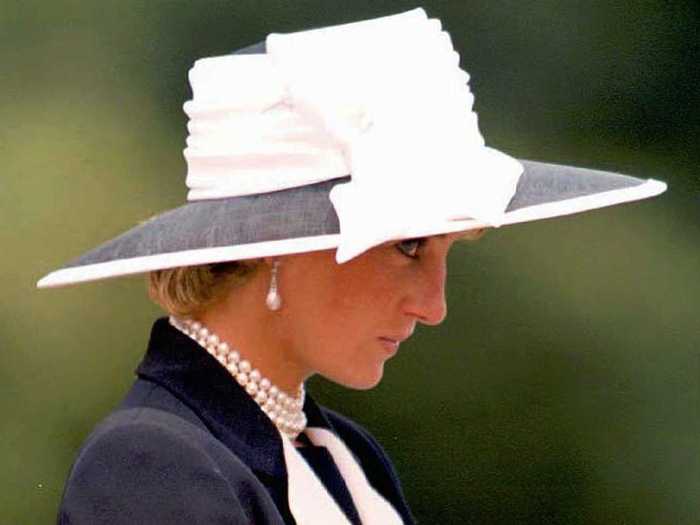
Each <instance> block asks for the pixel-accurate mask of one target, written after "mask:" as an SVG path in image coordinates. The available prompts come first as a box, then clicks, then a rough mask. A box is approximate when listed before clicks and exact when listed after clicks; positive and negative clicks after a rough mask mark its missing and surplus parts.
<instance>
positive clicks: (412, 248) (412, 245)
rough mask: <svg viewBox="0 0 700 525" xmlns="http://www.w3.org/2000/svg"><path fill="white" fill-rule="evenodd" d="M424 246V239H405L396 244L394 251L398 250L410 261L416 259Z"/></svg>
mask: <svg viewBox="0 0 700 525" xmlns="http://www.w3.org/2000/svg"><path fill="white" fill-rule="evenodd" d="M424 244H425V239H424V238H419V239H405V240H403V241H399V242H397V243H396V249H397V250H399V251H400V252H401V253H402V254H403V255H405V256H406V257H410V258H411V259H416V258H418V250H419V249H420V247H421V246H423V245H424Z"/></svg>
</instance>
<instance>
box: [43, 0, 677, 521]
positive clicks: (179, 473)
mask: <svg viewBox="0 0 700 525" xmlns="http://www.w3.org/2000/svg"><path fill="white" fill-rule="evenodd" d="M467 81H468V75H466V73H465V72H464V71H462V70H461V69H459V67H458V56H457V55H456V53H455V52H454V50H453V49H452V45H451V43H450V40H449V37H448V36H447V34H446V33H445V32H443V31H441V29H440V25H439V22H437V21H435V20H429V19H427V17H426V15H425V13H424V12H423V11H422V10H415V11H411V12H408V13H404V14H401V15H395V16H392V17H387V18H382V19H377V20H371V21H367V22H360V23H356V24H350V25H347V26H338V27H332V28H324V29H320V30H314V31H308V32H302V33H296V34H290V35H270V36H269V37H268V38H267V40H266V42H265V44H264V45H258V46H253V47H252V48H249V49H246V50H244V51H242V52H240V53H238V54H235V55H233V56H228V57H214V58H209V59H202V60H200V61H198V62H197V63H196V64H195V66H194V67H193V69H192V70H191V72H190V82H191V84H192V90H193V99H192V100H191V101H190V102H188V103H187V104H186V105H185V111H186V112H187V114H188V115H189V117H190V123H189V126H188V129H189V132H190V135H189V137H188V141H187V148H186V150H185V158H186V160H187V164H188V175H187V185H188V187H189V189H190V192H189V195H188V200H189V201H190V202H189V203H188V204H186V205H184V206H182V207H180V208H177V209H175V210H171V211H169V212H166V213H164V214H162V215H160V216H158V217H156V218H154V219H152V220H150V221H148V222H146V223H144V224H142V225H140V226H138V227H136V228H134V229H132V230H130V231H129V232H127V233H125V234H123V235H122V236H120V237H118V238H116V239H114V240H112V241H110V242H108V243H106V244H105V245H103V246H101V247H99V248H97V249H96V250H93V251H92V252H89V253H88V254H86V255H84V256H82V257H81V258H79V259H77V260H76V261H74V262H73V263H71V264H69V265H68V266H67V267H65V268H63V269H61V270H58V271H56V272H54V273H52V274H50V275H48V276H47V277H45V278H44V279H42V280H41V281H40V283H39V285H40V286H47V287H48V286H60V285H67V284H72V283H78V282H84V281H90V280H95V279H101V278H107V277H115V276H119V275H126V274H133V273H143V272H150V273H149V275H150V280H149V283H150V286H149V292H150V295H151V297H152V298H153V299H154V300H155V301H156V302H157V303H159V304H160V305H161V306H163V308H164V309H165V310H166V311H167V312H168V313H169V314H170V315H169V318H168V319H161V320H159V321H157V322H156V324H155V325H154V328H153V332H152V335H151V340H150V343H149V348H148V352H147V354H146V356H145V358H144V360H143V362H142V363H141V365H140V366H139V369H138V378H137V380H136V382H135V384H134V386H133V387H132V389H131V391H130V392H129V393H128V395H127V397H126V399H125V401H124V402H123V404H122V406H121V407H120V408H119V409H118V410H116V411H115V412H114V413H113V414H112V415H110V416H109V417H108V418H107V419H106V420H105V421H104V422H103V423H102V424H101V425H99V426H98V427H97V428H96V429H95V431H94V432H93V434H92V435H91V436H90V437H89V438H88V440H87V442H86V443H85V444H84V446H83V448H82V449H81V452H80V454H79V456H78V458H77V460H76V462H75V464H74V466H73V469H72V471H71V473H70V476H69V479H68V482H67V485H66V490H65V493H64V499H63V502H62V506H61V510H60V517H59V521H61V522H64V523H94V522H99V523H141V522H143V523H146V522H148V523H211V522H214V523H217V522H218V523H251V522H253V523H295V522H296V523H381V524H387V523H410V522H412V521H413V520H412V517H411V514H410V511H409V509H408V505H407V503H406V501H405V499H404V497H403V495H402V492H401V488H400V484H399V482H398V478H397V476H396V473H395V472H394V469H393V467H392V466H391V463H390V461H389V459H388V458H387V457H386V455H385V454H384V452H383V451H382V450H381V448H380V446H379V445H378V444H377V443H376V442H375V441H374V440H373V438H372V437H371V436H370V435H369V434H368V433H367V432H366V431H365V430H364V429H362V428H360V427H358V426H357V425H356V424H355V423H353V422H352V421H350V420H348V419H347V418H344V417H343V416H341V415H339V414H336V413H334V412H332V411H330V410H328V409H325V408H323V407H319V406H318V405H317V404H315V403H314V401H313V400H312V399H311V398H310V397H309V396H306V394H305V390H304V382H305V380H306V379H307V378H308V377H310V376H312V375H314V374H320V375H322V376H324V377H326V378H328V379H330V380H332V381H334V382H336V383H339V384H341V385H344V386H347V387H350V388H355V389H367V388H371V387H373V386H375V385H376V384H377V383H378V382H379V381H380V380H381V377H382V372H383V367H384V364H385V362H386V361H387V360H388V359H389V358H390V357H391V356H392V355H394V354H395V353H396V352H397V350H398V349H399V346H400V343H401V342H402V341H404V340H405V339H406V338H408V337H410V335H411V333H412V332H413V330H414V329H415V326H416V325H417V324H419V323H421V324H427V325H436V324H439V323H440V322H441V321H442V320H443V318H444V317H445V314H446V311H445V299H444V286H445V278H446V275H445V261H446V257H447V254H448V252H449V249H450V247H451V245H452V244H453V243H454V242H455V241H456V240H458V239H461V238H465V237H466V238H476V237H478V236H479V234H480V232H481V231H482V230H483V229H484V228H486V227H497V226H501V225H505V224H511V223H516V222H523V221H528V220H535V219H540V218H546V217H554V216H559V215H564V214H569V213H574V212H579V211H584V210H589V209H594V208H599V207H602V206H607V205H612V204H617V203H621V202H626V201H630V200H635V199H641V198H645V197H651V196H653V195H657V194H659V193H661V192H662V191H664V189H665V185H664V184H663V183H660V182H658V181H653V180H648V181H643V180H640V179H636V178H633V177H627V176H623V175H616V174H610V173H603V172H597V171H592V170H584V169H579V168H569V167H564V166H555V165H549V164H542V163H537V162H528V161H518V160H516V159H514V158H512V157H509V156H508V155H506V154H504V153H501V152H498V151H496V150H493V149H491V148H488V147H486V146H485V144H484V141H483V139H482V137H481V134H480V133H479V130H478V127H477V123H476V116H475V114H474V113H473V112H472V110H471V108H472V104H473V96H472V94H471V93H470V91H469V88H468V85H467Z"/></svg>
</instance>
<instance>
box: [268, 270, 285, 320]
mask: <svg viewBox="0 0 700 525" xmlns="http://www.w3.org/2000/svg"><path fill="white" fill-rule="evenodd" d="M279 265H280V262H279V261H275V262H273V263H272V269H271V274H272V276H271V278H270V289H269V290H268V291H267V297H266V298H265V304H266V305H267V307H268V308H269V309H270V310H272V311H273V312H274V311H276V310H279V309H280V307H281V306H282V297H280V294H279V292H278V291H277V268H278V267H279Z"/></svg>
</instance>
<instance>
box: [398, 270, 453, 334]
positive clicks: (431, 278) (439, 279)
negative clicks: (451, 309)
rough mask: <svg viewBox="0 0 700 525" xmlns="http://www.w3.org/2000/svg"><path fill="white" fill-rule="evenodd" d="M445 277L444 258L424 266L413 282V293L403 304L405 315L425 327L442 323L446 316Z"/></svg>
mask: <svg viewBox="0 0 700 525" xmlns="http://www.w3.org/2000/svg"><path fill="white" fill-rule="evenodd" d="M446 277H447V262H446V259H445V258H441V259H440V260H435V261H433V262H432V263H431V264H429V265H426V266H425V268H424V269H423V270H422V271H421V272H420V274H419V277H418V278H417V279H415V280H414V282H413V285H414V286H413V287H412V292H413V293H412V294H411V296H410V297H409V298H408V300H407V301H406V303H405V313H406V314H407V315H409V316H412V317H414V318H415V319H416V320H417V321H418V322H420V323H423V324H425V325H429V326H436V325H439V324H440V323H442V322H443V321H444V320H445V317H446V316H447V302H446V300H445V279H446Z"/></svg>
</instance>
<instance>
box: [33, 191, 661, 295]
mask: <svg viewBox="0 0 700 525" xmlns="http://www.w3.org/2000/svg"><path fill="white" fill-rule="evenodd" d="M665 190H666V184H665V183H663V182H660V181H657V180H654V179H649V180H647V181H645V182H643V183H642V184H639V185H638V186H634V187H631V188H623V189H619V190H611V191H606V192H602V193H597V194H593V195H586V196H582V197H576V198H573V199H566V200H562V201H555V202H549V203H545V204H538V205H535V206H529V207H526V208H521V209H518V210H514V211H512V212H508V213H506V214H505V217H504V222H503V224H504V225H505V224H515V223H519V222H526V221H533V220H537V219H546V218H551V217H558V216H562V215H570V214H573V213H579V212H583V211H587V210H594V209H597V208H603V207H605V206H612V205H614V204H620V203H623V202H630V201H635V200H640V199H645V198H647V197H653V196H655V195H659V194H660V193H663V192H664V191H665ZM486 226H488V225H487V224H485V223H483V222H479V221H476V220H462V221H448V222H444V223H441V224H437V225H435V224H434V225H431V226H427V225H423V226H419V225H413V227H412V228H411V229H410V231H407V235H406V237H402V238H411V237H422V236H427V235H437V234H444V233H452V232H458V231H466V230H472V229H476V228H483V227H486ZM338 243H339V235H338V234H331V235H317V236H312V237H298V238H294V239H283V240H277V241H264V242H257V243H249V244H241V245H236V246H223V247H215V248H199V249H196V250H185V251H181V252H173V253H161V254H157V255H146V256H142V257H131V258H128V259H118V260H114V261H107V262H103V263H97V264H89V265H85V266H76V267H72V268H64V269H61V270H57V271H55V272H51V273H50V274H48V275H47V276H45V277H44V278H42V279H41V280H40V281H39V282H38V283H37V287H38V288H56V287H60V286H66V285H69V284H77V283H81V282H88V281H96V280H99V279H106V278H111V277H119V276H123V275H133V274H139V273H144V272H149V271H152V270H161V269H165V268H176V267H178V266H192V265H197V264H208V263H215V262H224V261H235V260H245V259H255V258H258V257H271V256H278V255H288V254H293V253H304V252H311V251H317V250H329V249H333V248H336V247H337V246H338Z"/></svg>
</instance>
